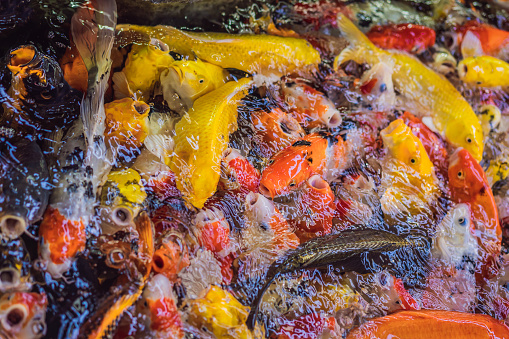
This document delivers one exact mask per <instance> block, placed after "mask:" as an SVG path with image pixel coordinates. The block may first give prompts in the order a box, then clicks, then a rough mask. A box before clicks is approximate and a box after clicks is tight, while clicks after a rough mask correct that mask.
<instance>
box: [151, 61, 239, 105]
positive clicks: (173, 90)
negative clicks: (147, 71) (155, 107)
mask: <svg viewBox="0 0 509 339" xmlns="http://www.w3.org/2000/svg"><path fill="white" fill-rule="evenodd" d="M228 75H229V73H228V71H226V70H225V69H224V68H222V67H219V66H216V65H214V64H211V63H209V62H203V61H201V60H200V59H196V60H179V61H175V62H174V63H172V65H171V66H170V67H168V68H167V69H166V70H165V71H164V72H163V73H162V74H161V90H162V92H163V97H164V100H165V101H166V102H167V103H168V107H170V108H171V109H172V110H174V111H176V112H179V113H184V112H187V111H189V109H190V108H191V107H193V102H194V101H195V100H196V99H198V98H199V97H201V96H203V95H204V94H207V93H209V92H211V91H213V90H215V89H217V88H219V87H221V86H222V85H224V84H225V83H226V82H227V80H228ZM182 104H183V106H182V107H181V105H182Z"/></svg>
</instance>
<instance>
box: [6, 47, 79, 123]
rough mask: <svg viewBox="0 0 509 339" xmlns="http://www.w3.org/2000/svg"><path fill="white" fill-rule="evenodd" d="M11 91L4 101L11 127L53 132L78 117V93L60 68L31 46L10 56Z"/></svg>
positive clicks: (15, 50) (8, 66) (17, 49)
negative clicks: (66, 79) (65, 78)
mask: <svg viewBox="0 0 509 339" xmlns="http://www.w3.org/2000/svg"><path fill="white" fill-rule="evenodd" d="M7 68H8V69H9V70H10V71H11V74H12V78H11V87H10V88H9V90H8V92H7V94H8V96H9V97H8V98H6V99H7V100H6V101H3V107H4V111H5V115H6V116H5V117H3V119H4V120H6V119H7V120H8V121H9V122H10V126H12V127H14V128H16V127H17V126H20V127H22V128H23V129H27V128H30V129H35V131H36V132H39V131H40V130H42V131H45V132H52V131H55V130H57V129H60V128H66V127H69V125H70V124H71V123H72V122H73V121H74V120H75V119H76V118H77V117H78V111H79V104H80V96H81V93H80V92H79V91H77V90H75V89H73V88H71V87H70V86H69V84H68V83H67V82H66V81H65V80H64V76H63V74H62V69H61V68H60V65H59V64H58V63H57V62H56V61H55V60H53V59H52V58H50V57H49V56H47V55H44V54H42V53H41V52H39V51H38V50H37V48H35V47H34V46H32V45H25V46H21V47H18V48H16V49H14V50H12V51H11V52H10V55H9V62H8V64H7Z"/></svg>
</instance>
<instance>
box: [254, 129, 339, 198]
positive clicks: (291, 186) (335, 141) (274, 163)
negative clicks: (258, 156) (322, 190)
mask: <svg viewBox="0 0 509 339" xmlns="http://www.w3.org/2000/svg"><path fill="white" fill-rule="evenodd" d="M344 154H345V145H344V142H343V139H341V138H337V137H333V136H331V135H330V134H328V133H325V132H320V133H312V134H308V135H306V136H305V137H304V138H302V139H300V140H297V141H296V142H294V143H293V144H292V145H291V146H288V147H287V148H285V149H283V150H281V151H279V152H278V153H276V154H275V155H274V156H273V157H272V158H271V160H270V161H269V163H268V165H267V167H265V169H264V170H263V172H262V177H261V181H260V193H262V194H263V195H265V196H267V197H271V198H273V197H275V196H278V195H283V194H287V193H289V192H291V191H295V190H297V189H298V188H299V186H301V184H303V183H304V182H305V181H306V180H307V179H309V178H310V177H311V176H313V175H315V174H318V175H322V176H326V177H327V176H329V175H331V174H330V172H333V171H332V169H333V170H339V169H341V168H342V166H343V164H344Z"/></svg>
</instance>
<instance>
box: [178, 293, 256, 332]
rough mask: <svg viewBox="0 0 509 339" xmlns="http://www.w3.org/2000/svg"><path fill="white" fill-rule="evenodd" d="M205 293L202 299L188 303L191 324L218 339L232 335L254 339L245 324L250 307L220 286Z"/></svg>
mask: <svg viewBox="0 0 509 339" xmlns="http://www.w3.org/2000/svg"><path fill="white" fill-rule="evenodd" d="M203 292H204V293H203V294H202V296H201V297H200V298H198V299H194V300H190V301H188V306H189V318H188V322H189V324H191V325H193V326H195V327H197V328H200V329H201V328H203V327H205V328H207V330H208V331H210V332H211V333H212V334H214V335H215V336H216V338H225V337H229V336H231V333H235V336H236V337H238V338H243V339H252V338H254V336H253V334H252V333H251V331H249V329H248V328H247V326H246V324H245V322H246V318H247V315H248V313H249V307H247V306H244V305H242V304H241V303H239V302H238V301H237V299H235V297H234V296H233V295H231V294H230V293H229V292H227V291H225V290H223V289H221V288H220V287H218V286H210V287H209V288H208V289H207V290H205V291H203ZM258 334H259V333H258Z"/></svg>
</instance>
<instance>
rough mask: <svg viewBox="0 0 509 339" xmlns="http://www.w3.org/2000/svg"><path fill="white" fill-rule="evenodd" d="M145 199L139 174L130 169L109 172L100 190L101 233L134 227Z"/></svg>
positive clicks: (145, 194)
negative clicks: (102, 218)
mask: <svg viewBox="0 0 509 339" xmlns="http://www.w3.org/2000/svg"><path fill="white" fill-rule="evenodd" d="M146 198H147V193H146V192H145V188H144V187H143V185H142V184H141V176H140V174H139V173H138V172H137V171H135V170H133V169H131V168H128V169H125V170H121V171H111V172H110V173H109V174H108V178H107V180H106V182H105V183H104V185H103V187H102V189H101V196H100V203H101V205H100V209H101V210H102V213H103V215H104V217H105V220H104V221H103V223H102V224H101V227H102V230H103V233H106V234H112V233H115V232H116V231H118V230H120V229H122V228H126V227H130V226H134V219H135V218H136V217H137V216H138V213H139V212H140V210H141V208H142V207H143V206H142V205H143V202H144V201H145V199H146Z"/></svg>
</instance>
